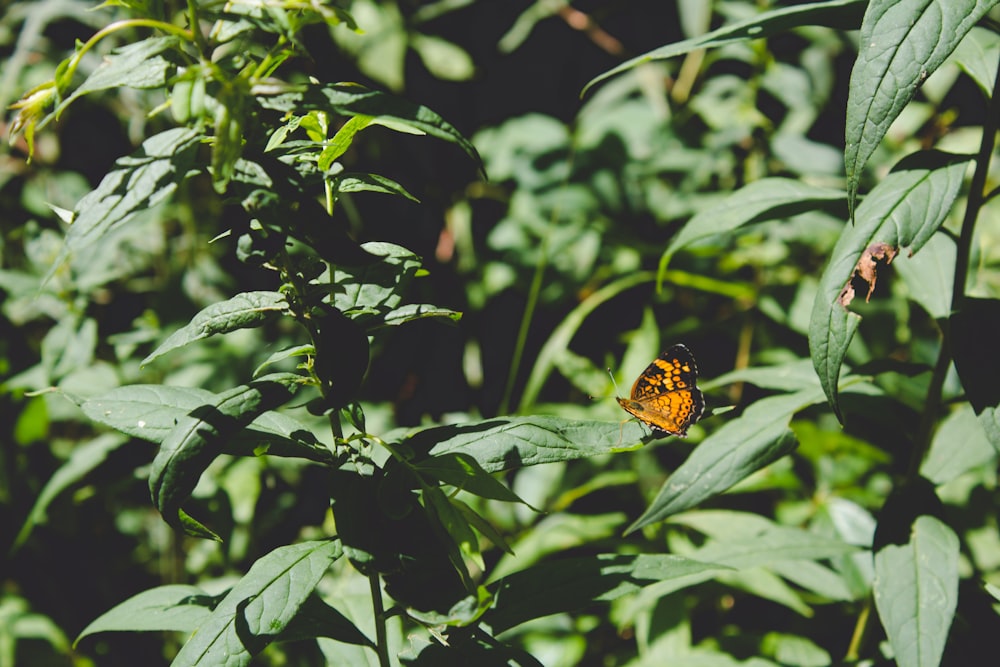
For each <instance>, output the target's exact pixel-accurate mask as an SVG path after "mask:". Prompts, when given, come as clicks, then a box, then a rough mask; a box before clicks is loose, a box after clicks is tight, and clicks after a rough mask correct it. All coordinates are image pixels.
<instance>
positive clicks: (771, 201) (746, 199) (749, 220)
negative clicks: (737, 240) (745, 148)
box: [657, 178, 845, 282]
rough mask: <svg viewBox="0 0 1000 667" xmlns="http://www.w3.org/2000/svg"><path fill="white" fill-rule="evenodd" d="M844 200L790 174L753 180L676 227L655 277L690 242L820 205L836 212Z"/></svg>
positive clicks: (664, 269)
mask: <svg viewBox="0 0 1000 667" xmlns="http://www.w3.org/2000/svg"><path fill="white" fill-rule="evenodd" d="M844 201H845V193H844V192H841V191H839V190H831V189H829V188H821V187H817V186H815V185H809V184H808V183H803V182H802V181H796V180H792V179H789V178H764V179H761V180H759V181H754V182H753V183H750V184H748V185H746V186H745V187H743V188H741V189H739V190H737V191H736V192H734V193H732V194H731V195H729V196H728V197H726V198H725V199H724V200H722V201H721V202H720V203H719V204H718V205H716V206H713V207H711V208H708V209H705V210H703V211H699V212H698V213H696V214H695V215H694V216H693V217H692V218H691V219H690V220H688V221H687V222H686V223H685V224H684V226H683V227H681V228H680V230H678V232H677V234H675V235H674V237H673V239H671V241H670V245H668V246H667V249H666V250H664V251H663V255H662V256H661V257H660V268H659V273H658V275H657V280H658V281H660V282H662V280H663V274H664V272H665V271H666V270H667V265H668V264H669V263H670V258H671V257H673V255H674V253H676V252H677V251H678V250H680V249H681V248H684V247H686V246H688V245H690V244H691V243H694V242H696V241H699V240H701V239H705V238H709V237H711V236H715V235H717V234H725V233H727V232H731V231H733V230H734V229H737V228H738V227H740V226H742V225H749V224H753V223H757V222H765V221H767V220H777V219H782V218H790V217H792V216H794V215H798V214H799V213H806V212H809V211H814V210H816V209H817V208H821V207H822V208H825V209H827V210H829V212H830V213H832V214H835V215H836V214H838V213H840V212H841V210H842V209H843V202H844Z"/></svg>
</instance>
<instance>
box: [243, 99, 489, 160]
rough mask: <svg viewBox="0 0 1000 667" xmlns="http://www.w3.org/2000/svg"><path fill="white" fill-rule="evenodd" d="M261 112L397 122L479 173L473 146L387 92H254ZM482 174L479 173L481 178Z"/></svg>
mask: <svg viewBox="0 0 1000 667" xmlns="http://www.w3.org/2000/svg"><path fill="white" fill-rule="evenodd" d="M254 93H255V94H256V95H257V99H258V101H259V102H260V105H261V106H262V107H264V108H265V109H274V110H276V111H282V112H288V111H292V112H295V113H302V112H303V111H310V110H314V109H315V110H318V111H331V112H334V113H337V114H340V115H343V116H357V115H362V116H370V117H372V118H374V119H386V120H390V121H396V122H400V123H402V124H403V125H406V126H408V127H411V128H414V129H417V130H420V131H421V132H425V133H427V134H429V135H431V136H432V137H436V138H438V139H442V140H444V141H447V142H449V143H453V144H456V145H458V146H459V147H460V148H461V149H462V150H463V151H465V153H466V155H468V156H469V157H470V158H472V159H473V160H474V161H475V162H476V164H477V165H478V166H479V168H480V170H482V160H481V159H480V157H479V152H478V151H476V148H475V146H473V145H472V143H471V142H470V141H469V140H468V139H466V138H465V137H463V136H462V135H461V133H460V132H459V131H458V130H456V129H455V128H454V127H453V126H452V125H451V124H449V123H448V122H446V121H445V120H444V119H443V118H441V116H439V115H438V114H436V113H434V112H433V111H431V110H430V109H428V108H427V107H425V106H422V105H419V104H414V103H412V102H409V101H407V100H404V99H402V98H400V97H395V96H393V95H390V94H388V93H383V92H379V91H376V90H370V89H368V88H365V87H364V86H360V85H358V84H353V83H337V84H309V85H301V86H296V87H295V88H294V89H281V88H279V89H275V90H271V89H268V88H267V87H265V86H261V87H258V88H257V89H255V90H254ZM485 176H486V174H485V172H484V173H483V177H484V178H485Z"/></svg>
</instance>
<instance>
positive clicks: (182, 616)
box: [76, 584, 219, 642]
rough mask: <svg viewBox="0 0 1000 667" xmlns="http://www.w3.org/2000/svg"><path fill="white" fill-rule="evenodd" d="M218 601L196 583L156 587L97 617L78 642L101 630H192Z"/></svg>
mask: <svg viewBox="0 0 1000 667" xmlns="http://www.w3.org/2000/svg"><path fill="white" fill-rule="evenodd" d="M218 601H219V600H218V598H216V597H214V596H212V595H209V594H208V593H206V592H205V591H203V590H202V589H200V588H198V587H197V586H185V585H181V584H170V585H167V586H157V587H156V588H151V589H149V590H148V591H143V592H141V593H138V594H136V595H133V596H132V597H130V598H129V599H127V600H125V601H124V602H120V603H119V604H116V605H115V606H114V607H112V608H111V609H109V610H108V611H106V612H104V613H103V614H101V615H100V616H98V617H97V618H95V619H94V620H93V621H91V622H90V624H89V625H87V627H86V628H84V629H83V631H82V632H80V635H79V636H78V637H77V638H76V641H77V642H79V641H80V640H81V639H83V638H84V637H87V636H89V635H93V634H97V633H98V632H142V631H153V630H159V631H162V630H172V631H176V632H193V631H194V630H196V629H197V628H198V626H200V625H201V624H202V623H204V622H205V620H206V619H207V618H208V617H209V616H210V615H211V612H212V608H213V607H214V606H215V605H216V603H217V602H218Z"/></svg>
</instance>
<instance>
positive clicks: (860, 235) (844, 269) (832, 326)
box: [809, 151, 969, 422]
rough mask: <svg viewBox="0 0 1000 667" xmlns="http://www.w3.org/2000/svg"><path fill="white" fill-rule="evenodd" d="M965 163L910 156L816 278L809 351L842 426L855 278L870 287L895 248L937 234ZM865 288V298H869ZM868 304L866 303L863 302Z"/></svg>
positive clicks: (943, 156)
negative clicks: (840, 391)
mask: <svg viewBox="0 0 1000 667" xmlns="http://www.w3.org/2000/svg"><path fill="white" fill-rule="evenodd" d="M968 160H969V158H968V157H967V156H961V155H949V154H947V153H941V152H938V151H927V152H924V153H914V154H912V155H909V156H907V157H906V158H904V159H903V160H901V161H900V162H899V164H897V165H896V167H895V168H894V169H893V170H892V172H890V173H889V174H888V175H887V176H886V177H885V178H884V179H883V180H882V182H880V183H879V184H878V185H877V186H875V187H874V188H873V189H872V191H871V193H870V194H869V195H868V196H867V197H866V198H865V200H864V201H863V202H862V203H861V205H860V206H859V207H858V210H857V212H856V216H855V217H856V222H855V224H854V225H848V226H846V227H845V228H844V231H843V233H842V234H841V236H840V239H839V240H838V241H837V245H836V246H835V247H834V249H833V252H832V253H831V256H830V261H829V263H828V264H827V266H826V269H825V270H824V271H823V277H822V278H821V279H820V284H819V289H818V293H817V295H816V300H815V302H814V303H813V310H812V315H811V317H810V321H809V351H810V354H811V356H812V360H813V366H814V368H815V369H816V373H817V375H819V379H820V384H821V385H822V386H823V391H824V392H825V393H826V396H827V400H828V401H829V402H830V406H831V407H832V408H833V410H834V412H835V413H836V415H837V418H838V419H840V421H841V422H843V415H842V414H841V412H840V402H839V400H838V398H837V383H838V380H839V378H840V368H841V365H842V364H843V362H844V358H845V357H846V355H847V347H848V345H849V344H850V342H851V338H852V337H853V336H854V332H855V331H856V330H857V328H858V324H859V323H860V321H861V316H860V315H857V314H856V313H854V312H852V311H850V310H848V309H847V306H848V305H849V304H850V302H851V300H852V299H853V298H854V289H853V287H852V285H851V282H852V279H853V277H854V276H855V274H857V275H858V277H859V278H862V279H864V280H865V282H867V283H868V284H869V288H870V290H873V289H874V288H875V273H874V267H875V261H876V260H877V259H884V260H887V261H891V259H892V257H893V256H895V254H896V253H897V252H898V251H899V249H900V246H902V247H908V248H909V250H910V252H911V253H916V252H917V251H918V250H920V248H922V247H923V245H924V244H925V243H927V241H928V240H929V239H930V238H931V236H932V235H933V234H934V232H936V231H937V230H938V228H939V227H940V226H941V224H942V223H943V222H944V220H945V218H946V217H947V215H948V213H949V211H950V209H951V205H952V203H953V202H954V201H955V198H956V197H957V196H958V193H959V190H960V189H961V187H962V180H963V176H964V174H965V167H966V163H967V162H968ZM870 293H871V292H870V291H869V295H870ZM866 300H867V299H866Z"/></svg>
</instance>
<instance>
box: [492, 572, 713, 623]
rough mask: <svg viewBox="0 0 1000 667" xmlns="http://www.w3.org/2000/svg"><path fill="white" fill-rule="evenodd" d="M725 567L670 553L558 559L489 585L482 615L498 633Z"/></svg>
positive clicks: (685, 582) (684, 582)
mask: <svg viewBox="0 0 1000 667" xmlns="http://www.w3.org/2000/svg"><path fill="white" fill-rule="evenodd" d="M724 569H726V568H725V566H720V565H715V564H713V563H700V562H698V561H695V560H691V559H688V558H682V557H680V556H674V555H670V554H640V555H637V556H624V555H617V554H600V555H597V556H589V557H584V558H564V559H559V560H555V561H551V562H547V563H542V564H540V565H535V566H533V567H530V568H528V569H526V570H521V571H520V572H515V573H514V574H511V575H508V576H506V577H504V578H503V579H500V580H499V581H496V582H494V583H492V584H490V585H489V586H488V588H489V589H490V590H491V591H492V592H494V595H495V598H496V603H495V605H494V607H493V608H492V609H490V610H489V611H488V612H486V614H484V615H483V622H484V623H487V624H488V625H489V626H490V627H491V628H492V629H493V632H494V633H499V632H503V631H504V630H507V629H509V628H512V627H514V626H515V625H518V624H520V623H524V622H525V621H529V620H531V619H533V618H541V617H543V616H548V615H549V614H555V613H559V612H566V611H575V610H577V609H580V608H582V607H585V606H587V605H590V604H592V603H594V602H607V601H610V600H614V599H617V598H619V597H621V596H623V595H627V594H629V593H633V592H635V591H638V590H640V589H641V588H643V587H644V586H648V585H650V584H653V583H656V582H663V581H670V580H672V581H674V582H676V583H678V585H680V586H683V585H692V584H695V583H700V582H701V581H704V580H705V579H707V578H709V577H710V576H711V575H712V574H714V573H716V572H718V571H719V570H724Z"/></svg>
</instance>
